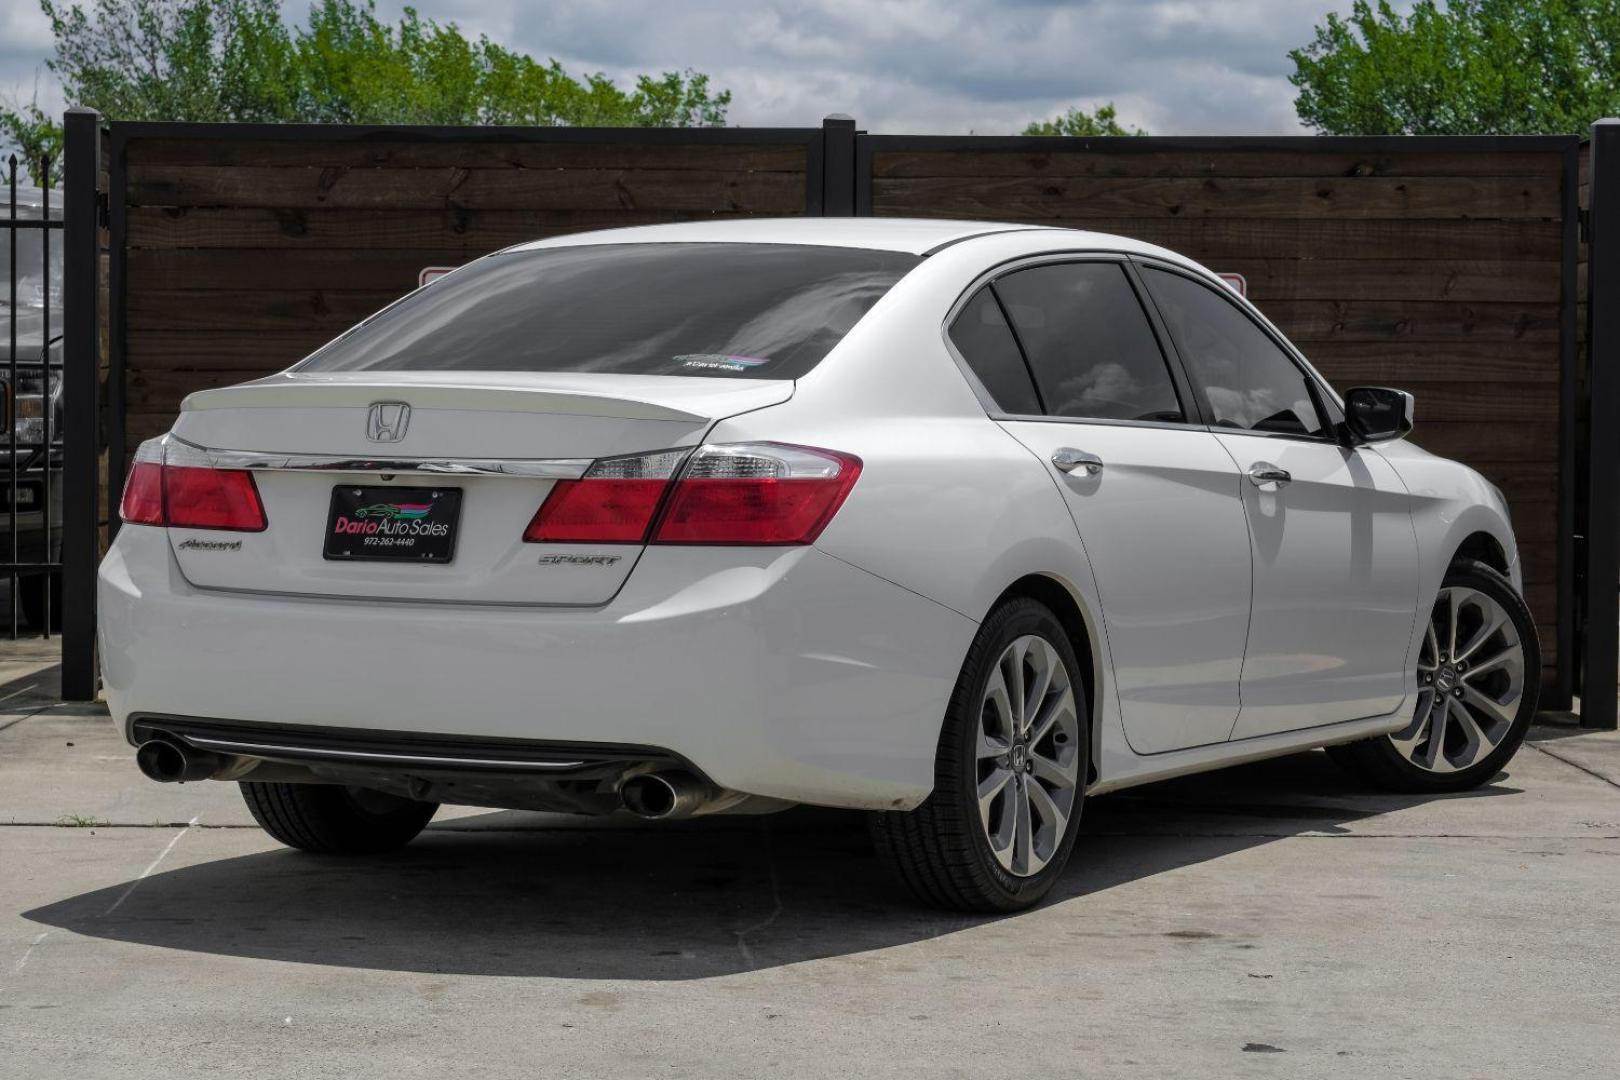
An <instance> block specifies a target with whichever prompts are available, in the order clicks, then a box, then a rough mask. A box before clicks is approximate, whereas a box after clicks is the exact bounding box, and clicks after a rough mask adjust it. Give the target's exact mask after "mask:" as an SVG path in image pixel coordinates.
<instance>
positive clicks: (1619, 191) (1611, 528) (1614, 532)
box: [1581, 120, 1620, 731]
mask: <svg viewBox="0 0 1620 1080" xmlns="http://www.w3.org/2000/svg"><path fill="white" fill-rule="evenodd" d="M1590 221H1591V230H1590V232H1589V234H1588V238H1589V241H1590V244H1591V249H1590V250H1591V255H1590V257H1589V261H1588V264H1587V286H1586V287H1587V300H1588V304H1587V310H1588V312H1589V316H1588V317H1589V318H1590V319H1591V326H1590V333H1589V335H1588V337H1587V352H1588V355H1589V357H1590V360H1589V363H1590V365H1591V367H1590V369H1589V371H1588V372H1587V380H1586V386H1587V394H1588V400H1589V402H1590V409H1591V411H1590V420H1589V423H1588V429H1587V430H1588V435H1587V461H1586V568H1585V569H1586V597H1585V600H1586V604H1585V612H1584V614H1585V620H1584V622H1585V625H1584V626H1583V628H1582V629H1583V630H1584V633H1585V638H1586V641H1585V646H1586V647H1585V649H1584V650H1583V651H1582V660H1583V663H1582V679H1581V726H1582V727H1588V728H1602V729H1604V730H1608V731H1612V730H1614V728H1615V722H1616V701H1615V696H1616V692H1617V684H1616V677H1617V671H1616V668H1617V666H1620V665H1617V661H1620V655H1617V653H1620V120H1600V121H1598V122H1597V123H1596V124H1593V125H1592V196H1591V218H1590Z"/></svg>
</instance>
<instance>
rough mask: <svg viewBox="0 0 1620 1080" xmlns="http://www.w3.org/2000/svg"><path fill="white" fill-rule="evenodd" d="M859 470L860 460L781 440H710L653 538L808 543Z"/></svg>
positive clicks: (829, 517) (674, 495) (683, 476)
mask: <svg viewBox="0 0 1620 1080" xmlns="http://www.w3.org/2000/svg"><path fill="white" fill-rule="evenodd" d="M860 475H861V460H860V458H857V457H853V456H851V455H849V454H840V453H837V452H835V451H832V450H815V449H811V448H810V447H806V446H783V445H778V444H776V443H749V444H742V445H736V446H705V447H704V448H703V449H701V450H699V451H698V452H697V453H696V454H694V455H693V456H692V460H691V462H690V463H689V464H688V465H687V467H686V470H685V471H684V472H683V473H682V474H681V478H680V480H679V481H678V482H677V483H676V485H675V491H674V492H673V493H672V494H671V495H670V498H669V505H668V506H666V507H665V508H664V512H663V514H662V515H660V517H659V519H658V528H657V529H656V530H655V531H654V533H653V540H652V542H653V543H655V544H759V545H775V544H810V543H814V542H815V539H816V537H818V536H820V535H821V530H822V529H824V528H826V527H827V523H828V522H829V521H831V520H832V517H833V515H834V514H836V513H837V512H838V508H839V507H840V506H841V505H843V502H844V497H845V496H846V495H848V494H849V489H850V488H851V487H853V486H854V484H855V480H856V478H857V477H859V476H860Z"/></svg>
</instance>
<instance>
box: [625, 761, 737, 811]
mask: <svg viewBox="0 0 1620 1080" xmlns="http://www.w3.org/2000/svg"><path fill="white" fill-rule="evenodd" d="M619 800H620V801H621V802H622V803H623V804H624V808H625V809H626V810H628V811H630V812H631V813H632V814H634V815H636V816H637V817H640V818H646V819H647V820H649V821H659V820H662V819H665V818H682V817H691V816H692V815H693V814H696V813H698V812H699V811H701V810H702V809H703V808H704V807H706V806H708V805H709V803H711V802H713V801H714V791H713V789H712V788H710V787H709V785H707V784H705V783H703V782H702V781H700V780H698V779H697V778H696V777H695V776H692V775H691V774H689V773H684V772H661V773H642V774H641V775H640V776H632V777H631V778H630V779H628V780H626V781H625V782H624V784H623V785H622V786H621V787H620V788H619Z"/></svg>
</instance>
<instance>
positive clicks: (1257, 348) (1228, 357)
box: [1142, 267, 1324, 435]
mask: <svg viewBox="0 0 1620 1080" xmlns="http://www.w3.org/2000/svg"><path fill="white" fill-rule="evenodd" d="M1142 276H1143V278H1144V279H1145V280H1146V281H1147V283H1148V290H1149V291H1150V292H1151V293H1152V294H1153V302H1154V303H1155V304H1157V305H1158V308H1159V314H1160V315H1162V316H1163V317H1164V321H1165V325H1167V326H1168V327H1169V328H1170V334H1171V336H1172V337H1173V338H1175V342H1176V348H1177V350H1178V351H1179V352H1180V353H1181V358H1182V359H1183V360H1184V361H1186V364H1187V374H1188V375H1189V376H1191V378H1192V381H1193V383H1194V384H1195V385H1196V386H1198V387H1199V389H1201V390H1202V391H1203V393H1204V396H1205V398H1206V399H1207V400H1208V403H1209V408H1210V413H1211V419H1212V420H1213V422H1214V423H1215V425H1216V426H1218V427H1227V428H1242V429H1243V430H1245V431H1275V432H1281V433H1283V434H1287V435H1321V434H1323V433H1324V425H1323V423H1322V417H1321V415H1320V414H1319V413H1318V412H1317V409H1316V404H1315V402H1314V401H1313V400H1312V399H1311V392H1310V390H1309V389H1308V388H1307V383H1306V375H1305V372H1304V371H1303V370H1301V368H1300V367H1299V365H1298V364H1296V363H1294V360H1293V358H1292V357H1290V356H1289V355H1288V354H1287V353H1285V352H1284V351H1283V350H1282V349H1281V348H1280V347H1279V346H1278V345H1277V343H1276V342H1275V341H1273V340H1271V336H1270V335H1269V334H1267V333H1266V332H1265V331H1264V330H1262V329H1260V327H1259V326H1257V325H1255V322H1254V320H1253V319H1251V318H1249V317H1248V316H1247V315H1245V314H1244V313H1243V312H1242V311H1241V310H1239V309H1238V307H1237V305H1236V304H1234V303H1233V302H1232V301H1231V300H1229V299H1227V298H1226V297H1225V296H1222V295H1221V294H1220V293H1219V292H1217V291H1216V290H1215V288H1214V287H1213V286H1210V285H1203V284H1200V283H1199V282H1196V281H1194V280H1192V279H1191V278H1187V277H1183V276H1182V275H1180V274H1172V273H1170V272H1169V271H1168V270H1159V269H1156V268H1154V267H1146V268H1144V269H1143V271H1142Z"/></svg>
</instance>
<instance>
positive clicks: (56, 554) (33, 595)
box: [0, 155, 63, 638]
mask: <svg viewBox="0 0 1620 1080" xmlns="http://www.w3.org/2000/svg"><path fill="white" fill-rule="evenodd" d="M4 165H5V169H4V190H3V192H0V229H3V230H4V232H5V248H6V261H5V273H4V278H3V282H0V305H4V306H3V307H0V322H3V325H4V332H3V347H4V348H5V349H6V350H7V351H6V356H5V360H4V362H3V363H0V424H4V426H5V427H4V433H3V434H0V453H4V454H5V463H4V465H3V466H0V526H3V527H4V529H5V534H4V536H3V537H0V565H3V572H0V581H3V582H4V583H5V585H6V587H7V589H8V594H9V595H8V597H7V600H8V603H7V605H6V606H7V608H8V610H7V611H5V612H4V613H3V614H0V621H3V622H4V623H5V625H6V628H7V631H8V632H9V634H10V636H11V637H12V638H16V637H18V636H19V635H20V633H21V632H22V630H23V627H24V626H25V625H26V626H27V627H28V628H31V629H32V630H33V631H34V632H36V633H40V634H43V635H45V636H47V637H49V636H50V634H51V632H52V631H53V630H54V629H55V628H56V625H57V624H58V622H59V620H60V617H61V583H62V563H61V541H62V423H61V416H62V414H61V408H62V397H61V393H62V374H63V372H62V340H61V339H62V325H63V320H62V239H61V230H62V205H61V193H60V192H58V191H53V190H52V189H51V182H52V180H53V179H54V178H55V176H56V175H57V169H56V168H55V162H53V161H51V160H50V159H48V158H47V159H44V160H41V161H37V162H22V161H19V160H18V159H17V157H16V156H15V155H13V156H11V157H10V158H8V159H6V161H5V162H4ZM30 179H32V180H33V181H35V182H34V183H32V184H30V183H27V182H26V181H28V180H30Z"/></svg>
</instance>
